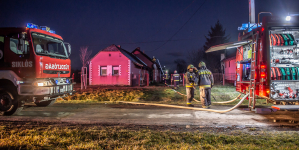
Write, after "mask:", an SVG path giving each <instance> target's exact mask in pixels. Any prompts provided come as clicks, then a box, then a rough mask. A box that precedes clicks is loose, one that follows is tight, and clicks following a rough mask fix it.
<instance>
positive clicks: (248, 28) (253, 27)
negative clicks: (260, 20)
mask: <svg viewBox="0 0 299 150" xmlns="http://www.w3.org/2000/svg"><path fill="white" fill-rule="evenodd" d="M248 25H249V27H248ZM260 26H261V25H258V24H255V23H250V24H249V23H242V26H241V27H238V30H239V31H242V30H248V32H250V31H252V30H253V29H255V28H258V27H260Z"/></svg>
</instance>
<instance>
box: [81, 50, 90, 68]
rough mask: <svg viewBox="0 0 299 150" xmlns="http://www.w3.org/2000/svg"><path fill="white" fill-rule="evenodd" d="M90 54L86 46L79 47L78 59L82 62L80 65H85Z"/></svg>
mask: <svg viewBox="0 0 299 150" xmlns="http://www.w3.org/2000/svg"><path fill="white" fill-rule="evenodd" d="M90 55H91V51H89V50H88V47H81V48H80V60H81V62H82V67H86V65H87V62H88V61H89V57H90Z"/></svg>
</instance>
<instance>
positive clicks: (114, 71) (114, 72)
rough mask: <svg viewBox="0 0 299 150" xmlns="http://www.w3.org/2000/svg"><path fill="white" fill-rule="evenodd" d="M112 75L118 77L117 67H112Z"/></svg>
mask: <svg viewBox="0 0 299 150" xmlns="http://www.w3.org/2000/svg"><path fill="white" fill-rule="evenodd" d="M112 75H114V76H118V75H119V67H112Z"/></svg>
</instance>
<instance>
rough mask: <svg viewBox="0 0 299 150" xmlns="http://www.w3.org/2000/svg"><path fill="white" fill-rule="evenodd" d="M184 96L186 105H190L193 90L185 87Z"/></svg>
mask: <svg viewBox="0 0 299 150" xmlns="http://www.w3.org/2000/svg"><path fill="white" fill-rule="evenodd" d="M186 94H187V104H191V101H192V99H193V98H194V88H193V87H186Z"/></svg>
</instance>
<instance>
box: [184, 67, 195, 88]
mask: <svg viewBox="0 0 299 150" xmlns="http://www.w3.org/2000/svg"><path fill="white" fill-rule="evenodd" d="M195 77H196V74H195V73H194V72H189V71H188V72H186V74H185V80H186V87H192V88H193V86H194V81H195Z"/></svg>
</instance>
